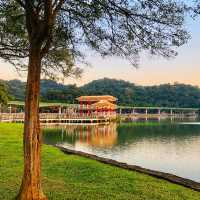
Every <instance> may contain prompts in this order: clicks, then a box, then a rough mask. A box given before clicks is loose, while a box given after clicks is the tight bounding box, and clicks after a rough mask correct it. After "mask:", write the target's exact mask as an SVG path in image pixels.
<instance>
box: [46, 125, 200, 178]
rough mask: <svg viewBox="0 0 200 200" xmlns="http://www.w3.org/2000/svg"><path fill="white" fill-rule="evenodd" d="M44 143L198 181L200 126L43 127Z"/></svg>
mask: <svg viewBox="0 0 200 200" xmlns="http://www.w3.org/2000/svg"><path fill="white" fill-rule="evenodd" d="M43 132H44V134H43V141H44V143H46V144H60V145H62V146H64V147H66V148H70V149H74V150H78V151H84V152H87V153H91V154H95V155H98V156H101V157H106V158H111V159H114V160H117V161H120V162H126V163H128V164H133V165H139V166H142V167H145V168H149V169H153V170H159V171H163V172H168V173H172V174H175V175H178V176H181V177H184V178H189V179H192V180H195V181H198V182H200V123H195V122H194V123H191V122H189V123H187V122H186V123H182V122H181V123H179V122H128V123H120V124H116V123H111V124H109V125H86V126H80V125H79V126H77V125H67V126H56V127H51V128H45V129H44V131H43Z"/></svg>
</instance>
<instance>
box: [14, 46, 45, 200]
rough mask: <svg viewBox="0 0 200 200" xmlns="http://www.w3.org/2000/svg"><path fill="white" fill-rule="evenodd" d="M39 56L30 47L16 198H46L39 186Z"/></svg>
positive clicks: (27, 199) (36, 199) (40, 138)
mask: <svg viewBox="0 0 200 200" xmlns="http://www.w3.org/2000/svg"><path fill="white" fill-rule="evenodd" d="M40 74H41V56H40V50H39V49H37V48H30V54H29V65H28V77H27V86H26V101H25V120H24V137H23V143H24V174H23V179H22V183H21V188H20V191H19V194H18V196H17V198H16V199H17V200H46V199H47V198H46V197H45V195H44V194H43V192H42V187H41V145H42V141H41V140H42V135H41V131H40V121H39V95H40Z"/></svg>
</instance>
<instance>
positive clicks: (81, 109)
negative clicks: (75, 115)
mask: <svg viewBox="0 0 200 200" xmlns="http://www.w3.org/2000/svg"><path fill="white" fill-rule="evenodd" d="M82 112H83V102H82V101H80V116H81V117H82Z"/></svg>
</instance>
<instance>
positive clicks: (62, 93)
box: [4, 78, 200, 107]
mask: <svg viewBox="0 0 200 200" xmlns="http://www.w3.org/2000/svg"><path fill="white" fill-rule="evenodd" d="M4 83H5V84H6V85H7V87H8V91H9V94H10V95H11V96H12V97H13V98H14V99H15V100H24V93H25V83H24V82H21V81H20V80H10V81H4ZM102 94H104V95H105V94H108V95H113V96H116V97H117V98H118V104H119V105H135V106H170V107H200V88H199V87H196V86H191V85H185V84H179V83H176V84H173V85H172V84H162V85H159V86H138V85H135V84H133V83H130V82H127V81H123V80H115V79H108V78H104V79H99V80H95V81H92V82H90V83H88V84H86V85H84V86H82V87H77V86H76V85H63V84H60V83H56V82H55V81H52V80H42V81H41V100H42V101H50V102H68V103H74V102H76V101H75V98H76V97H78V96H80V95H102Z"/></svg>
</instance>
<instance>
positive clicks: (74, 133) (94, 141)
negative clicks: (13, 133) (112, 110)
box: [43, 123, 117, 148]
mask: <svg viewBox="0 0 200 200" xmlns="http://www.w3.org/2000/svg"><path fill="white" fill-rule="evenodd" d="M116 129H117V125H116V123H110V124H106V125H94V126H91V125H86V126H80V125H68V126H65V127H63V128H62V129H60V128H59V129H45V130H44V137H43V138H44V142H45V143H48V144H56V143H63V142H67V143H69V144H75V143H81V144H87V145H91V146H94V147H102V148H103V147H106V148H109V147H112V146H113V145H115V144H116V143H117V131H116Z"/></svg>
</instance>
